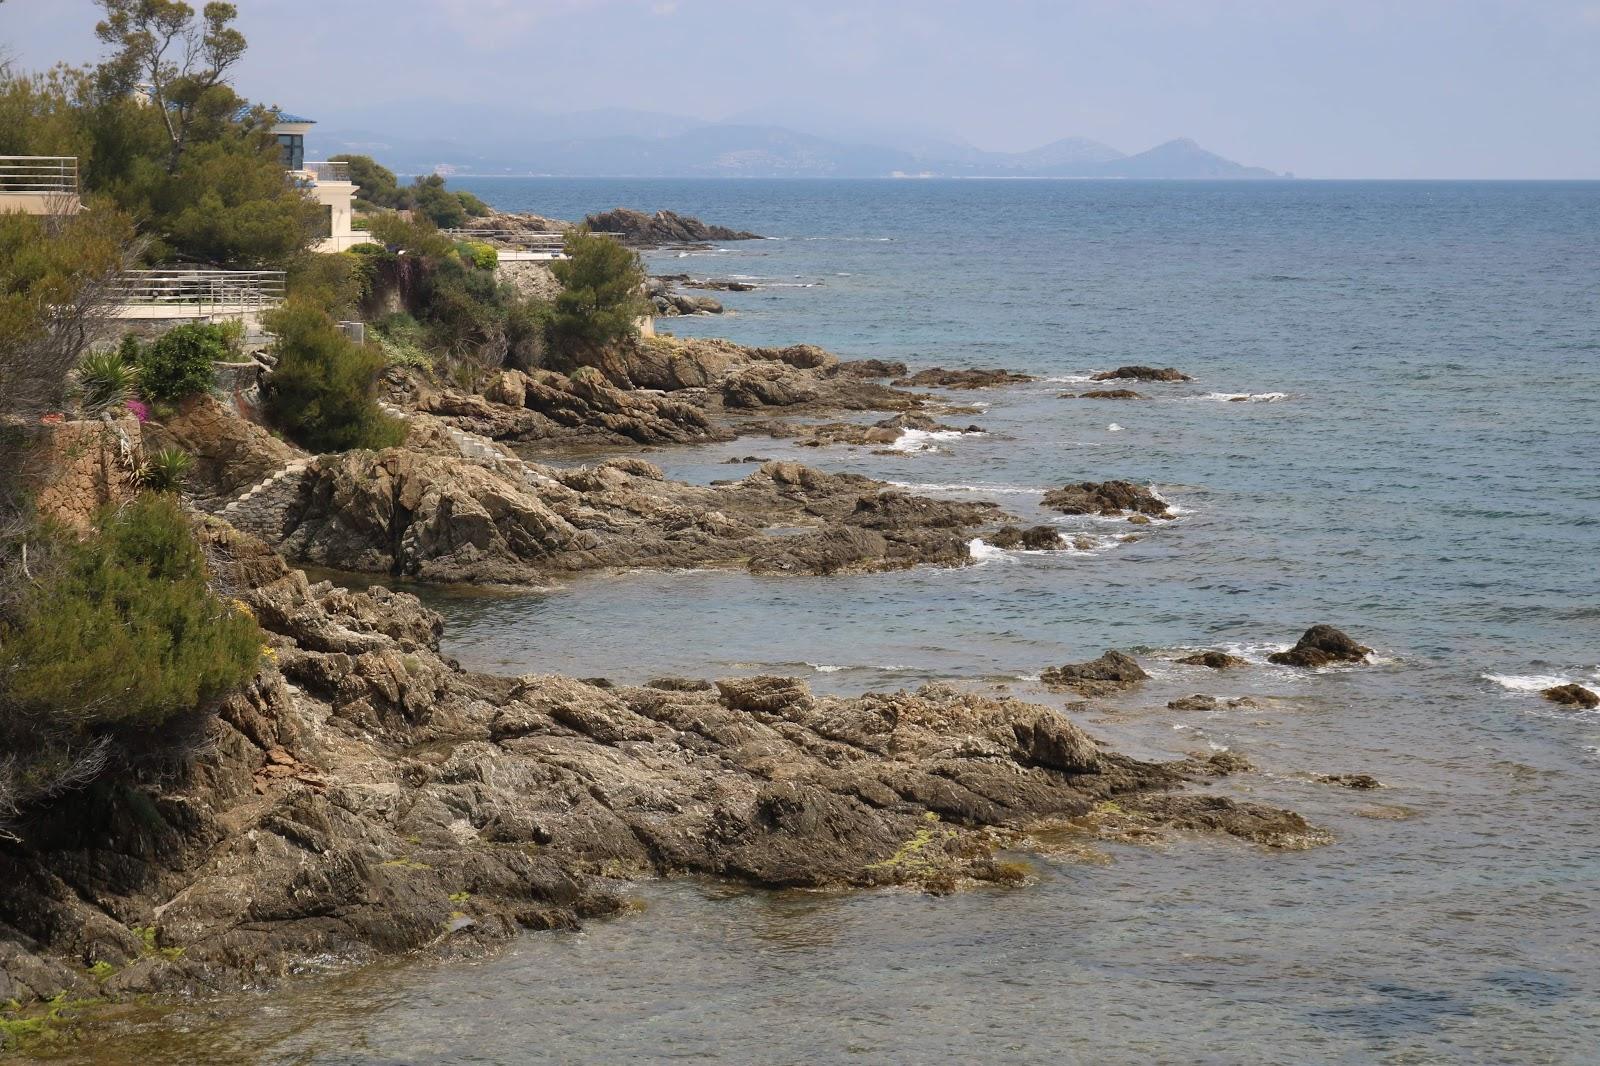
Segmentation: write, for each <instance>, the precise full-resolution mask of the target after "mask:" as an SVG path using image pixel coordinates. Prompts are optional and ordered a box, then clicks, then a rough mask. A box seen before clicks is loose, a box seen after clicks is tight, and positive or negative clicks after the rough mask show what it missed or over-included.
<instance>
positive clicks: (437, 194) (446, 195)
mask: <svg viewBox="0 0 1600 1066" xmlns="http://www.w3.org/2000/svg"><path fill="white" fill-rule="evenodd" d="M410 191H411V209H412V210H413V211H416V212H418V213H419V214H421V215H423V216H425V217H426V218H427V219H428V220H429V221H431V222H432V223H433V224H434V225H435V226H438V227H439V228H440V229H455V228H456V227H458V226H460V225H462V224H463V223H465V222H466V221H467V209H466V207H465V206H464V205H463V204H462V202H461V199H460V198H459V197H458V196H456V195H455V194H454V193H452V192H450V191H449V190H448V189H446V188H445V187H444V178H442V177H440V176H439V175H437V174H429V175H427V176H426V177H419V178H417V180H416V181H414V182H412V184H411V190H410Z"/></svg>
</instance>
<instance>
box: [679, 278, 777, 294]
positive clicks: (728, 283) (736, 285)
mask: <svg viewBox="0 0 1600 1066" xmlns="http://www.w3.org/2000/svg"><path fill="white" fill-rule="evenodd" d="M679 280H681V282H682V284H683V287H684V288H686V289H709V290H711V291H712V292H754V291H755V290H756V289H758V288H760V286H759V285H753V284H751V283H750V282H748V281H734V280H732V279H731V278H704V279H701V280H698V281H697V280H695V279H694V278H690V277H688V276H684V277H683V278H681V279H679Z"/></svg>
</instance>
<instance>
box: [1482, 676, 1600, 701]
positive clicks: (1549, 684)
mask: <svg viewBox="0 0 1600 1066" xmlns="http://www.w3.org/2000/svg"><path fill="white" fill-rule="evenodd" d="M1480 676H1482V678H1483V679H1484V680H1485V681H1489V682H1492V683H1494V684H1496V685H1499V686H1500V687H1501V688H1503V689H1505V690H1506V691H1507V692H1543V691H1544V690H1545V689H1547V688H1557V687H1558V686H1561V685H1578V686H1579V687H1581V688H1586V689H1588V690H1589V691H1590V692H1593V693H1594V694H1595V695H1597V696H1600V684H1596V683H1595V682H1594V681H1592V680H1589V679H1587V678H1571V677H1561V676H1559V675H1556V674H1482V675H1480Z"/></svg>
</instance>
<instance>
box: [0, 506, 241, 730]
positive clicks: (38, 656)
mask: <svg viewBox="0 0 1600 1066" xmlns="http://www.w3.org/2000/svg"><path fill="white" fill-rule="evenodd" d="M62 551H63V553H64V559H63V561H62V562H61V565H59V566H57V567H56V568H54V569H53V571H52V572H51V574H50V575H49V576H48V577H47V578H46V579H45V580H44V581H43V582H41V583H40V584H39V585H37V586H35V587H34V589H33V590H32V591H31V593H30V596H29V598H28V600H27V602H26V603H25V604H24V605H23V607H22V610H21V612H20V618H21V620H20V622H19V623H18V624H17V625H15V626H14V627H8V628H5V629H0V677H3V678H4V679H5V691H4V697H5V704H6V705H7V706H8V708H9V710H10V713H11V714H12V715H16V716H20V717H21V718H23V719H33V720H37V721H39V722H41V723H42V724H48V725H49V726H50V727H51V728H52V729H54V730H57V731H60V730H66V731H69V732H77V733H80V734H84V735H87V734H88V733H89V732H91V731H92V730H94V729H96V728H97V727H101V726H119V725H120V726H137V727H146V728H148V727H153V726H156V725H159V724H160V723H161V722H163V721H165V720H166V719H167V718H169V717H171V716H173V715H175V714H178V713H181V712H185V711H191V710H195V709H197V708H200V707H203V706H204V705H205V704H207V703H209V702H211V701H212V700H215V699H216V698H218V697H220V696H222V695H223V694H225V693H226V692H227V691H228V690H230V689H232V688H234V687H235V686H237V685H239V684H241V683H243V682H244V681H245V680H246V679H247V678H249V677H250V676H251V675H252V674H253V673H254V672H255V669H256V666H257V663H258V661H259V659H260V656H261V648H262V638H261V632H260V630H259V629H258V628H257V626H256V623H255V621H254V620H253V619H252V618H251V617H250V616H249V615H248V614H245V613H243V612H240V611H238V610H235V609H234V608H232V607H230V606H229V605H228V604H226V603H224V602H223V601H222V600H221V599H220V598H218V597H217V596H216V594H215V593H213V592H212V591H211V589H210V587H209V586H208V585H207V583H206V572H205V564H204V561H203V559H202V556H201V552H200V547H199V545H198V544H197V543H196V542H195V538H194V534H193V532H192V531H191V530H190V528H189V523H188V521H187V520H186V519H185V517H184V515H183V512H182V510H181V509H180V508H179V506H178V503H177V501H176V500H174V499H173V498H172V497H170V496H161V495H145V496H140V497H139V498H137V499H136V500H134V502H132V503H131V504H129V505H128V506H127V507H125V508H124V509H123V510H121V511H111V512H107V513H106V514H104V515H102V516H101V518H100V520H99V522H98V524H97V533H96V535H95V536H94V537H92V538H90V539H89V540H87V541H85V542H83V543H81V544H72V545H69V546H66V547H64V548H63V549H62ZM14 724H15V723H8V725H14Z"/></svg>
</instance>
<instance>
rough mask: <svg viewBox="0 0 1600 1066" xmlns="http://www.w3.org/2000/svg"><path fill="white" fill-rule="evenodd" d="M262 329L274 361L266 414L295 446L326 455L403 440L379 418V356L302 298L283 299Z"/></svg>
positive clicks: (395, 425)
mask: <svg viewBox="0 0 1600 1066" xmlns="http://www.w3.org/2000/svg"><path fill="white" fill-rule="evenodd" d="M265 324H266V327H267V328H268V329H269V330H270V331H271V332H272V333H273V335H274V337H275V338H276V340H275V341H274V343H273V351H274V352H275V353H276V356H277V359H278V363H277V366H276V367H275V368H274V370H273V374H272V378H271V380H270V382H269V383H268V385H267V388H266V390H265V397H266V409H267V414H268V417H269V418H271V420H272V421H273V422H274V423H275V424H276V425H278V426H280V427H282V428H283V429H284V430H285V431H286V432H287V433H288V434H289V435H290V436H291V437H293V438H294V440H295V441H296V442H297V443H299V444H301V445H302V446H304V447H306V448H308V449H310V450H312V451H318V452H334V451H344V450H346V449H348V448H386V447H389V446H391V445H394V444H398V443H400V441H402V440H404V439H405V435H406V434H405V426H404V425H403V424H402V423H400V422H399V421H398V420H397V419H394V418H391V417H390V416H388V415H386V414H384V413H383V411H382V410H380V409H379V407H378V404H377V398H376V396H375V395H374V392H375V386H374V382H375V381H376V379H377V376H378V373H379V371H381V370H382V369H383V353H382V351H381V350H379V349H378V348H376V347H375V346H370V345H365V344H358V343H356V342H355V341H352V340H351V339H350V338H348V337H347V336H345V334H343V333H342V332H340V330H339V328H338V326H337V325H335V324H334V322H333V320H332V319H330V318H329V317H328V315H327V313H326V312H324V311H323V310H322V309H321V308H319V307H317V306H315V305H314V304H311V303H309V302H306V301H304V300H299V299H296V300H291V301H290V302H289V303H288V304H286V305H285V306H284V307H282V308H280V309H278V310H277V311H274V312H272V314H270V315H269V316H268V317H267V319H266V323H265Z"/></svg>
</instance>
